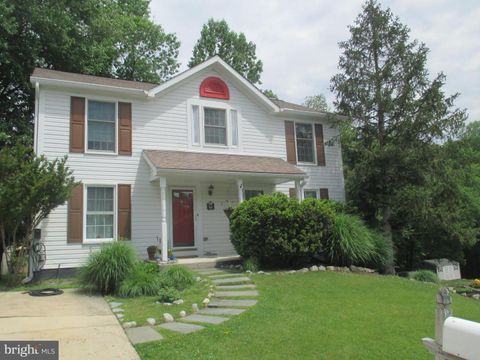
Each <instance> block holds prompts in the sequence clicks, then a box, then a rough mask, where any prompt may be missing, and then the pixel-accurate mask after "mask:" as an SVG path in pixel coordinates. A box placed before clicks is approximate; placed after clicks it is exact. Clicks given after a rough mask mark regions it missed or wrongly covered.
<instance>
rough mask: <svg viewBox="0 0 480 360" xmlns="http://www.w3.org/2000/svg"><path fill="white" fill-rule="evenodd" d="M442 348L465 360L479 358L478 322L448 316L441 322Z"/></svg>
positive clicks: (479, 331)
mask: <svg viewBox="0 0 480 360" xmlns="http://www.w3.org/2000/svg"><path fill="white" fill-rule="evenodd" d="M442 350H443V351H444V352H446V353H448V354H452V355H455V356H458V357H460V358H462V359H466V360H478V359H480V324H479V323H476V322H473V321H469V320H464V319H460V318H456V317H453V316H450V317H448V318H447V319H446V320H445V322H444V323H443V349H442Z"/></svg>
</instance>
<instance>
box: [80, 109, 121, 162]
mask: <svg viewBox="0 0 480 360" xmlns="http://www.w3.org/2000/svg"><path fill="white" fill-rule="evenodd" d="M115 108H116V104H115V103H113V102H104V101H96V100H89V101H88V118H87V121H88V125H87V126H88V140H87V143H88V144H87V148H88V150H91V151H101V152H115V129H116V127H115V122H116V117H117V116H116V111H115Z"/></svg>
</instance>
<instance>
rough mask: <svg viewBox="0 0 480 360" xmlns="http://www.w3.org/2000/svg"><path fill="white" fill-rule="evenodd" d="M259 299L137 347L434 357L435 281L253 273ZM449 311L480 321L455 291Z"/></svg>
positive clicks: (196, 355)
mask: <svg viewBox="0 0 480 360" xmlns="http://www.w3.org/2000/svg"><path fill="white" fill-rule="evenodd" d="M253 279H254V282H255V283H256V284H257V287H258V289H259V291H260V298H259V300H260V301H259V303H258V304H257V305H256V306H255V307H253V308H251V309H250V310H248V311H246V312H245V313H243V314H242V315H239V316H236V317H233V318H232V319H231V320H229V321H227V322H225V323H224V324H223V325H217V326H207V329H206V330H203V331H200V332H197V333H193V334H188V335H179V334H175V333H172V332H168V331H167V330H161V331H160V332H161V333H162V334H163V335H164V337H165V339H164V340H162V341H159V342H152V343H147V344H142V345H138V346H137V347H136V348H137V351H138V352H139V354H140V356H141V357H142V359H159V358H161V359H189V360H191V359H228V358H230V359H289V360H291V359H428V360H430V359H432V356H431V355H429V354H428V352H427V351H426V349H425V348H424V347H423V345H422V343H421V338H422V337H425V336H430V337H433V335H434V330H433V329H434V309H435V293H436V290H437V286H438V285H434V284H426V283H419V282H415V281H410V280H407V279H403V278H398V277H387V276H368V275H355V274H348V273H347V274H344V273H333V272H314V273H312V272H310V273H305V274H299V273H297V274H274V275H270V276H266V275H256V276H254V277H253ZM453 311H454V315H456V316H459V317H463V318H466V319H470V320H476V321H480V302H478V301H476V300H473V299H466V298H463V297H461V296H458V295H454V298H453Z"/></svg>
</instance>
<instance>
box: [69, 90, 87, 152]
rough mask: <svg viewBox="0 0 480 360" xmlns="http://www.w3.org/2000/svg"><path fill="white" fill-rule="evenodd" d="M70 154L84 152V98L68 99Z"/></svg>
mask: <svg viewBox="0 0 480 360" xmlns="http://www.w3.org/2000/svg"><path fill="white" fill-rule="evenodd" d="M70 152H75V153H83V152H85V98H82V97H76V96H72V97H71V98H70Z"/></svg>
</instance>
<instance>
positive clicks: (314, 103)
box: [303, 94, 330, 112]
mask: <svg viewBox="0 0 480 360" xmlns="http://www.w3.org/2000/svg"><path fill="white" fill-rule="evenodd" d="M303 105H304V106H306V107H309V108H312V109H315V110H319V111H324V112H327V111H330V107H329V106H328V103H327V99H326V98H325V95H323V94H318V95H312V96H307V97H305V100H304V101H303Z"/></svg>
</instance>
